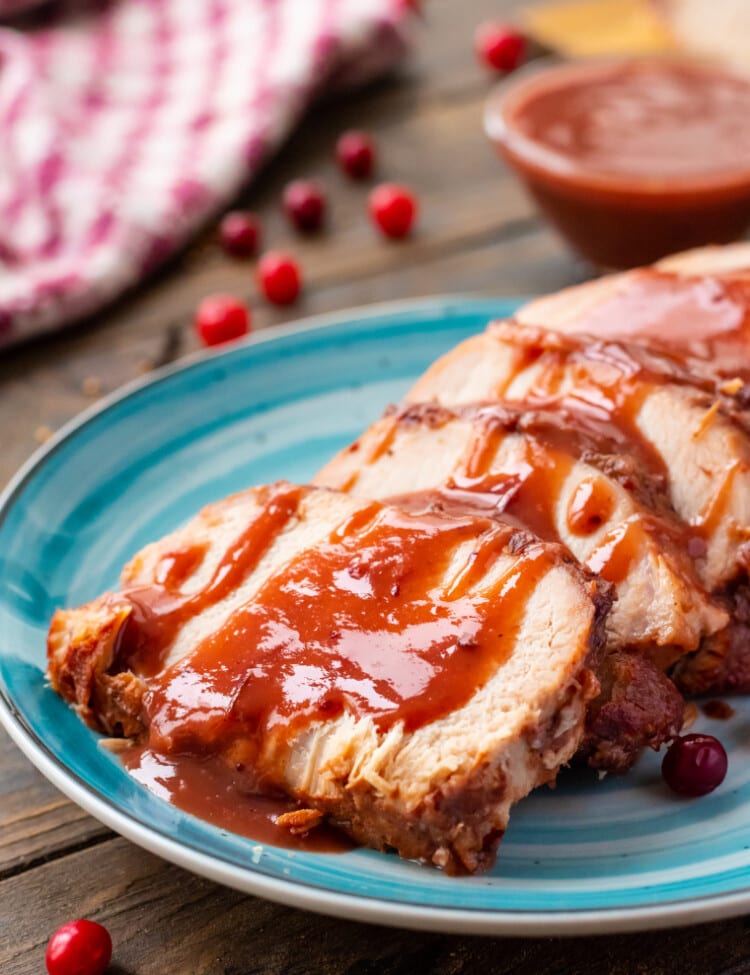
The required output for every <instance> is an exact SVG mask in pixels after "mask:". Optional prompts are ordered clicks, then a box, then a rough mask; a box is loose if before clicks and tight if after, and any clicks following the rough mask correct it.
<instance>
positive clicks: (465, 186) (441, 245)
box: [0, 0, 750, 975]
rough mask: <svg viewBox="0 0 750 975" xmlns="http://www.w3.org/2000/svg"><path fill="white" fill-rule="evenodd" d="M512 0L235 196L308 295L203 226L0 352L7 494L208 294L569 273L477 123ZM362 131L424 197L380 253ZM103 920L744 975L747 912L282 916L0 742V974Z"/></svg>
mask: <svg viewBox="0 0 750 975" xmlns="http://www.w3.org/2000/svg"><path fill="white" fill-rule="evenodd" d="M512 6H513V4H512V3H510V2H508V0H465V2H462V3H458V2H456V0H432V2H430V3H427V4H426V8H427V9H426V17H425V24H424V26H423V28H422V30H421V37H420V42H419V45H418V47H417V50H416V52H415V56H414V57H413V58H412V59H411V61H410V62H409V64H408V65H406V66H405V68H404V70H403V71H402V72H401V73H400V75H399V77H397V78H395V79H392V80H388V81H383V82H380V83H378V84H377V85H373V86H371V87H370V88H369V89H368V90H366V91H364V92H362V93H359V94H358V95H356V96H349V97H347V98H346V99H338V100H336V101H331V102H328V103H327V104H325V105H323V106H321V107H319V108H318V109H316V110H315V111H313V112H312V113H311V114H310V116H309V117H308V119H307V120H306V121H305V122H304V123H303V124H302V126H301V128H300V130H299V131H298V132H297V133H296V134H295V135H294V136H293V137H292V138H291V139H290V141H289V143H288V144H287V145H286V146H285V147H284V149H283V150H282V151H281V152H280V153H279V155H278V157H277V158H276V159H275V160H273V161H272V163H270V164H269V166H268V167H267V170H266V172H265V173H264V174H263V175H262V176H261V178H260V179H259V180H258V181H257V182H256V183H255V184H254V185H253V186H252V187H250V188H249V189H248V190H247V191H246V193H245V194H244V196H243V199H242V200H241V201H240V202H241V205H246V206H249V207H252V208H254V209H257V210H258V211H259V212H260V213H261V215H262V217H263V221H264V227H265V232H266V240H267V242H268V243H269V244H272V245H273V246H274V247H283V248H289V249H293V250H294V252H295V253H296V254H298V255H299V257H300V259H301V261H302V265H303V269H304V273H305V278H306V288H305V292H304V295H303V298H302V300H301V301H300V302H299V303H298V304H297V305H296V306H295V307H294V308H292V309H287V310H284V311H280V310H276V309H272V308H270V307H268V306H267V305H265V304H264V303H263V302H262V301H261V300H260V299H259V298H258V296H257V291H256V288H255V285H254V280H253V264H252V262H238V261H233V260H231V259H229V258H227V257H226V256H225V255H224V254H223V253H222V252H221V251H220V249H219V248H218V246H217V244H216V242H215V238H214V230H213V228H211V227H209V228H206V231H205V232H204V234H203V235H202V236H201V238H200V239H199V240H198V241H196V242H195V243H194V244H192V245H191V246H190V247H189V248H187V249H186V250H185V251H184V253H182V254H181V255H179V256H178V257H176V258H175V259H173V260H172V261H171V262H170V264H169V266H168V267H166V268H164V269H163V270H162V271H160V272H159V273H158V274H157V275H155V276H154V278H153V279H152V280H151V281H149V282H147V283H146V284H144V285H143V286H142V287H140V288H139V289H138V290H137V292H135V293H134V294H132V295H130V296H128V297H127V298H125V299H123V300H122V301H120V302H118V303H117V304H116V305H115V306H114V307H112V308H110V309H107V310H106V311H105V312H103V313H101V314H99V315H97V316H95V317H94V318H93V319H92V320H91V321H88V322H85V323H82V324H80V325H78V326H76V327H75V328H73V329H71V330H70V331H68V332H66V333H65V334H62V335H56V336H51V337H49V338H47V339H44V340H41V341H38V342H35V343H33V344H30V345H28V346H26V347H23V348H19V349H15V350H11V351H8V352H6V353H3V356H2V360H1V361H0V448H1V449H0V483H3V482H5V481H7V480H8V479H9V478H10V477H11V476H12V474H13V473H14V471H15V470H16V469H17V468H18V467H19V465H20V464H21V463H22V462H23V461H24V460H25V459H26V458H27V457H28V456H29V455H30V453H31V452H32V451H33V449H34V448H35V447H36V446H37V441H38V440H40V439H42V438H43V436H44V435H45V430H55V429H57V428H58V427H59V426H61V425H62V424H63V423H65V422H66V421H67V420H69V419H70V418H71V417H73V416H74V415H75V414H76V413H78V412H79V411H80V410H81V409H83V408H85V407H87V406H88V405H90V404H91V402H93V401H94V400H95V399H96V397H97V396H98V395H101V394H105V393H107V392H110V391H111V390H113V389H115V388H117V387H118V386H119V385H120V384H122V383H123V382H126V381H128V380H131V379H133V378H134V377H136V376H138V375H141V374H142V373H143V372H144V371H145V370H148V369H150V368H152V367H153V366H154V365H158V364H161V363H165V362H168V361H171V360H173V359H175V358H177V357H179V356H181V355H183V354H185V353H187V352H190V351H193V350H194V349H196V348H197V342H196V339H195V337H194V334H193V330H192V323H191V318H192V312H193V309H194V307H195V304H196V303H197V301H198V300H199V299H200V297H202V296H203V295H204V294H206V293H209V292H214V291H231V292H234V293H236V294H238V295H239V296H241V297H243V298H246V299H248V300H249V301H250V302H251V304H252V306H253V309H254V323H255V326H256V327H257V328H266V327H271V326H273V325H275V324H277V323H279V322H282V321H289V320H292V319H294V318H297V317H302V316H304V315H307V314H313V313H316V312H325V311H331V310H339V309H341V308H346V307H350V306H353V305H361V304H366V303H369V302H376V301H386V300H392V299H396V298H400V297H414V296H420V295H428V294H436V293H444V292H472V293H483V294H528V293H534V292H543V291H548V290H551V289H555V288H559V287H562V286H563V285H565V284H568V283H571V282H573V281H575V280H578V279H580V278H581V277H582V275H583V274H585V269H584V268H582V267H581V266H580V265H578V264H577V263H576V262H575V261H574V259H572V258H571V257H570V255H569V254H568V253H567V252H566V251H565V250H564V248H563V247H562V246H561V245H560V244H559V242H558V241H557V240H556V239H555V237H554V236H553V235H552V234H551V233H550V232H549V231H548V230H546V229H545V228H544V227H543V226H542V225H541V223H540V222H539V220H538V219H537V217H536V215H535V213H534V210H533V208H532V207H531V205H530V204H529V202H528V201H527V199H526V197H525V196H524V195H523V193H522V192H521V191H520V190H519V188H518V186H517V184H516V182H515V180H514V179H513V178H512V177H511V176H510V175H509V174H508V173H507V172H506V171H505V170H504V169H503V168H502V166H501V165H500V163H499V162H498V160H497V159H496V158H495V156H494V153H493V151H492V150H491V148H490V147H489V146H488V144H487V142H486V140H485V138H484V136H483V134H482V130H481V115H482V108H483V104H484V100H485V98H486V95H487V93H488V91H489V88H490V86H491V80H490V79H488V77H487V76H486V75H485V74H484V73H483V72H482V71H481V70H480V68H479V67H478V66H477V65H476V63H475V60H474V57H473V53H472V35H473V30H474V26H475V25H476V24H477V23H478V22H479V21H480V20H482V19H483V18H484V17H486V16H490V15H497V14H500V13H502V12H503V11H507V10H509V9H510V8H511V7H512ZM354 124H356V125H357V126H365V127H367V128H368V129H370V130H371V131H372V132H373V133H374V135H375V137H376V138H377V140H378V144H379V147H380V150H381V163H380V168H379V176H381V177H382V178H388V179H398V180H403V181H404V182H406V183H408V184H410V185H412V186H413V187H414V188H415V190H416V191H417V192H418V194H419V197H420V203H421V208H422V218H421V220H420V225H419V229H418V232H417V233H416V234H415V235H414V238H413V239H412V240H410V241H406V242H403V243H401V244H393V243H388V242H384V241H382V240H381V239H379V238H378V237H377V235H376V234H375V233H374V232H373V231H372V229H371V227H370V226H369V224H368V222H367V219H366V217H365V214H364V207H365V201H366V196H367V187H366V186H359V185H356V184H350V183H347V182H346V181H345V180H343V179H342V178H341V177H340V176H339V175H338V173H337V171H336V169H335V166H334V163H333V160H332V146H333V143H334V141H335V137H336V135H337V134H338V132H339V131H341V130H342V129H344V128H346V127H348V126H350V125H354ZM297 175H314V176H316V177H319V178H321V179H322V180H324V181H325V182H326V184H327V185H328V187H329V191H330V194H331V203H332V208H333V212H332V220H331V223H330V226H329V228H328V229H327V230H326V232H325V233H324V234H322V235H321V236H320V237H318V238H315V239H310V240H300V239H299V238H298V237H296V236H294V235H293V233H292V232H291V231H290V230H289V229H288V228H287V226H286V224H285V222H284V220H283V218H282V216H281V213H280V209H279V194H280V190H281V188H282V187H283V185H284V183H285V182H286V181H287V180H288V179H289V178H292V177H293V176H297ZM84 915H85V916H89V917H92V918H95V919H97V920H101V921H102V922H103V923H105V924H106V925H107V926H108V928H109V929H110V931H111V932H112V935H113V938H114V941H115V945H116V951H115V962H116V964H115V965H114V966H113V969H112V971H113V973H115V975H116V973H117V972H119V973H120V975H126V973H128V975H151V973H154V975H157V973H158V975H182V973H186V975H203V973H206V975H208V973H211V975H213V973H223V975H251V973H252V975H256V973H257V975H276V973H279V975H281V973H284V975H296V973H300V975H302V973H304V975H308V973H331V975H334V973H335V975H338V973H341V975H344V973H346V975H376V973H377V975H402V973H403V975H407V973H409V975H412V973H417V972H435V973H440V975H454V973H467V975H468V973H471V975H476V973H485V972H486V973H490V972H492V973H495V972H496V973H511V972H524V973H540V975H553V973H555V975H557V973H559V975H576V973H581V975H589V973H590V975H599V973H601V975H605V973H612V975H635V973H643V975H662V973H664V975H666V973H669V975H671V973H675V975H677V973H680V975H730V973H731V975H735V973H741V972H750V961H748V959H750V929H748V924H747V922H746V920H744V919H738V920H733V921H727V922H724V923H720V924H712V925H697V926H693V927H692V928H690V929H687V930H682V931H672V932H662V933H655V934H645V935H628V936H620V937H607V938H579V939H571V940H565V941H561V940H550V939H544V938H536V939H506V940H501V939H483V938H467V937H451V936H448V935H444V934H420V933H413V932H405V931H398V930H386V929H382V928H378V927H375V926H369V925H363V924H353V923H349V922H343V921H339V920H334V919H330V918H321V917H318V916H316V915H313V914H309V913H305V912H302V911H296V910H291V909H288V908H285V907H282V906H279V905H275V904H271V903H268V902H265V901H262V900H258V899H256V898H252V897H246V896H244V895H241V894H238V893H236V892H234V891H230V890H227V889H224V888H221V887H218V886H216V885H214V884H212V883H210V882H208V881H204V880H201V879H199V878H196V877H193V876H191V875H189V874H187V873H185V872H184V871H181V870H179V869H178V868H176V867H173V866H171V865H169V864H166V863H164V862H163V861H161V860H159V859H158V858H156V857H153V856H151V855H149V854H147V853H145V852H143V851H141V850H138V849H137V848H135V847H133V846H132V845H131V844H129V843H127V842H126V841H124V840H122V839H119V838H116V837H114V836H113V835H112V834H111V833H109V832H108V831H107V830H106V829H105V828H104V827H102V826H100V825H99V824H98V823H96V822H95V821H94V820H92V819H91V818H90V817H88V816H87V815H86V814H84V813H83V812H81V811H80V810H79V809H78V808H77V807H76V806H74V805H73V804H72V803H70V802H68V801H67V800H66V799H64V797H63V796H61V794H60V793H58V792H57V791H56V790H55V789H54V788H53V787H52V786H51V785H49V784H48V783H47V782H46V781H45V780H44V779H43V778H42V777H41V776H40V775H39V773H37V772H36V771H35V770H34V769H33V768H32V766H31V765H30V764H29V763H28V762H27V761H26V759H25V758H24V757H23V756H22V755H21V754H20V752H18V751H17V749H15V747H14V746H13V745H12V744H11V743H10V741H9V739H8V738H7V736H6V735H5V734H4V733H2V732H0V973H2V975H27V973H28V975H31V973H34V975H37V973H40V972H41V971H42V970H43V953H44V944H45V942H46V939H47V938H48V936H49V934H50V933H51V932H52V931H53V930H54V929H55V927H56V926H57V925H59V924H60V923H62V922H64V921H66V920H68V919H70V918H72V917H77V916H84Z"/></svg>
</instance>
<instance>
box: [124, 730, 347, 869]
mask: <svg viewBox="0 0 750 975" xmlns="http://www.w3.org/2000/svg"><path fill="white" fill-rule="evenodd" d="M122 761H123V764H124V766H125V768H127V770H128V771H129V772H130V774H131V775H132V776H133V778H134V779H137V781H138V782H140V783H141V784H142V785H145V786H146V788H147V789H148V790H149V791H150V792H153V793H154V794H155V795H157V796H159V797H160V798H162V799H166V800H167V801H168V802H171V803H172V805H174V806H177V808H178V809H182V810H183V812H186V813H190V814H191V815H192V816H197V817H198V818H199V819H204V820H206V821H207V822H209V823H212V824H213V825H214V826H218V827H219V828H220V829H225V830H228V831H229V832H231V833H238V834H239V835H240V836H246V837H248V838H250V839H253V840H256V841H257V842H259V843H271V844H273V845H274V846H284V847H287V848H289V849H293V850H303V851H307V852H314V853H339V852H344V851H346V850H350V849H352V847H353V845H354V844H353V843H352V841H351V840H350V839H349V838H348V837H347V836H346V834H345V833H342V832H341V831H340V830H337V829H335V828H334V827H332V826H330V825H328V824H327V823H325V822H320V821H319V817H313V818H307V817H302V820H301V822H299V818H300V817H299V812H300V810H299V809H298V807H297V804H296V803H294V802H291V801H290V800H288V799H283V798H281V797H274V796H263V795H258V792H257V789H256V788H255V787H253V786H252V784H251V783H252V777H250V778H248V776H247V774H246V770H245V768H244V767H243V766H242V764H241V763H238V765H237V766H232V765H230V764H229V763H226V762H221V761H216V760H215V759H211V758H206V757H205V756H202V757H198V756H195V755H162V754H160V753H159V752H155V751H153V750H152V749H150V748H148V747H146V746H144V745H135V746H133V747H132V748H130V749H129V750H128V751H127V752H125V753H124V754H123V756H122ZM295 820H296V821H297V822H299V824H298V825H296V824H295ZM287 821H289V823H290V825H285V823H286V822H287Z"/></svg>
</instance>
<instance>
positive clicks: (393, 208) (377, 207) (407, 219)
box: [370, 183, 417, 238]
mask: <svg viewBox="0 0 750 975" xmlns="http://www.w3.org/2000/svg"><path fill="white" fill-rule="evenodd" d="M370 217H371V218H372V221H373V223H374V224H375V226H376V227H377V228H378V229H379V230H380V231H382V233H384V234H385V235H386V237H394V238H398V237H406V235H407V234H408V233H409V231H410V230H411V228H412V226H413V224H414V221H415V219H416V217H417V200H416V197H415V196H414V194H413V193H412V192H411V190H409V189H407V188H406V187H405V186H400V185H399V184H398V183H381V184H380V186H376V187H375V189H374V190H373V191H372V193H371V194H370Z"/></svg>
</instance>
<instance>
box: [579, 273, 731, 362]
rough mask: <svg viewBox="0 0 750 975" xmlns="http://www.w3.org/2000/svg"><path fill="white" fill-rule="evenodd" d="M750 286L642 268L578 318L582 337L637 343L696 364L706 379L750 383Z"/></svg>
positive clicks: (625, 278)
mask: <svg viewBox="0 0 750 975" xmlns="http://www.w3.org/2000/svg"><path fill="white" fill-rule="evenodd" d="M749 308H750V281H743V280H737V279H735V280H731V281H729V280H722V279H721V278H715V277H695V278H689V277H683V276H679V275H676V274H670V273H666V272H660V271H655V270H651V269H641V270H638V271H631V272H630V273H629V274H628V275H627V276H626V277H623V278H622V279H621V280H620V282H619V284H618V287H617V289H616V290H615V291H614V292H613V293H612V294H611V295H610V296H609V297H608V298H607V299H605V300H604V301H601V302H599V303H598V304H596V305H595V306H594V307H592V308H591V309H590V310H589V311H588V312H584V313H583V314H582V315H581V316H580V317H579V318H577V319H576V323H575V329H576V331H577V332H590V333H591V334H593V335H597V336H603V337H608V338H614V339H626V340H631V341H636V342H638V341H643V340H645V341H647V342H648V343H649V345H650V346H651V347H652V348H654V349H659V350H662V351H665V352H667V353H676V354H678V355H680V356H683V357H684V358H685V359H687V360H690V362H691V364H692V366H693V367H694V368H696V369H698V370H699V371H700V372H701V373H702V374H703V375H708V376H717V375H718V376H720V377H722V378H732V377H735V376H739V377H740V378H743V379H746V380H747V379H750V316H748V309H749Z"/></svg>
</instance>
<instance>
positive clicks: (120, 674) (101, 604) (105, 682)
mask: <svg viewBox="0 0 750 975" xmlns="http://www.w3.org/2000/svg"><path fill="white" fill-rule="evenodd" d="M130 613H131V606H130V603H128V602H127V600H124V599H118V597H117V596H113V595H107V596H102V597H100V598H99V599H97V600H95V601H94V602H93V603H89V604H88V605H86V606H82V607H80V609H74V610H58V611H57V612H56V613H55V615H54V616H53V617H52V622H51V624H50V628H49V633H48V636H47V659H48V676H49V679H50V683H51V684H52V688H53V690H55V691H57V693H58V694H60V696H61V697H63V698H64V699H65V700H66V701H68V702H69V703H70V704H73V705H74V706H75V708H76V710H77V711H78V713H79V714H80V716H81V717H82V718H83V720H84V721H85V722H86V723H87V724H89V725H91V726H92V727H94V728H97V729H99V730H102V731H106V732H108V733H109V734H110V735H123V736H125V737H134V736H137V735H139V734H141V733H142V732H143V730H144V726H143V720H142V716H141V711H142V701H143V695H144V692H145V689H146V688H145V684H144V682H143V681H142V680H141V678H140V677H137V676H136V675H135V674H133V673H132V672H131V671H129V670H122V671H120V670H119V668H118V664H117V645H118V636H119V634H120V631H121V630H122V627H123V626H124V625H125V624H126V623H127V619H128V617H129V615H130Z"/></svg>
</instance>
